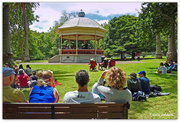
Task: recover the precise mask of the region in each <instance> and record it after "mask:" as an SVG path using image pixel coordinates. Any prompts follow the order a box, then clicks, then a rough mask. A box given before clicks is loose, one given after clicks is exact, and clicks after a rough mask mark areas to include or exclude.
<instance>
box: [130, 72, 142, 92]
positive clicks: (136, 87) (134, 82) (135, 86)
mask: <svg viewBox="0 0 180 122" xmlns="http://www.w3.org/2000/svg"><path fill="white" fill-rule="evenodd" d="M129 76H130V78H131V79H129V80H127V87H128V89H129V90H130V91H131V93H132V95H133V94H134V92H138V91H141V84H140V81H139V80H138V79H137V75H136V73H131V74H130V75H129Z"/></svg>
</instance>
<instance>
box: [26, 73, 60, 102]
mask: <svg viewBox="0 0 180 122" xmlns="http://www.w3.org/2000/svg"><path fill="white" fill-rule="evenodd" d="M37 77H38V82H37V83H38V84H37V85H36V86H34V87H32V88H31V90H30V91H29V103H58V101H59V93H58V91H57V89H56V88H53V87H52V86H53V72H52V71H50V70H48V71H38V72H37Z"/></svg>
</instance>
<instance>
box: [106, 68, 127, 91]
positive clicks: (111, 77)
mask: <svg viewBox="0 0 180 122" xmlns="http://www.w3.org/2000/svg"><path fill="white" fill-rule="evenodd" d="M107 84H108V86H110V87H111V88H115V89H120V88H123V87H124V85H125V84H126V73H125V72H123V71H122V70H121V69H120V68H117V67H112V68H111V69H109V70H108V71H107Z"/></svg>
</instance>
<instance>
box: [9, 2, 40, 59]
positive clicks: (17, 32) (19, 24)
mask: <svg viewBox="0 0 180 122" xmlns="http://www.w3.org/2000/svg"><path fill="white" fill-rule="evenodd" d="M38 6H39V3H26V5H25V6H24V3H13V4H12V5H11V6H10V35H11V45H12V46H11V47H12V50H13V52H14V53H15V56H17V57H21V59H22V60H24V49H25V50H26V53H27V54H28V52H27V50H28V49H29V48H28V47H24V40H25V37H26V40H27V37H28V35H27V32H26V33H25V30H26V31H27V30H28V26H29V25H31V24H32V22H33V21H38V20H37V19H38V18H39V17H38V16H34V15H33V13H34V11H33V9H32V8H36V7H38ZM23 8H24V10H25V11H24V12H25V13H26V14H27V21H26V22H25V21H24V16H23ZM24 22H25V23H24ZM25 25H26V29H24V27H25ZM25 34H26V36H25ZM14 45H16V46H14ZM27 45H28V42H27V41H26V46H27ZM19 47H21V56H20V53H19V52H20V50H19V49H20V48H19Z"/></svg>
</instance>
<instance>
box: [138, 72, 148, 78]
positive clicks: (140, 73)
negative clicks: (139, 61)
mask: <svg viewBox="0 0 180 122" xmlns="http://www.w3.org/2000/svg"><path fill="white" fill-rule="evenodd" d="M138 74H139V77H145V76H146V72H145V71H140V72H139V73H138Z"/></svg>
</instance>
